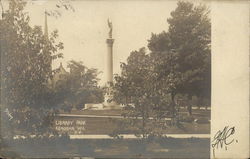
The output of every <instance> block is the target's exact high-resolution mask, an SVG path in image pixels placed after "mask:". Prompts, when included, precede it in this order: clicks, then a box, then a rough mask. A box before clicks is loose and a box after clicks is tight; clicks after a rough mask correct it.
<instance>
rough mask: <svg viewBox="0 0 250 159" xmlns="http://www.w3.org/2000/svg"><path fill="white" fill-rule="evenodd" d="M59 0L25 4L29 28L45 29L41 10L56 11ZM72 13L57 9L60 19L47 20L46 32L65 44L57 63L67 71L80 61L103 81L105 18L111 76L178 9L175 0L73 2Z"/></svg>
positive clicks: (55, 64)
mask: <svg viewBox="0 0 250 159" xmlns="http://www.w3.org/2000/svg"><path fill="white" fill-rule="evenodd" d="M57 2H58V1H38V2H36V3H32V4H31V3H28V4H27V7H26V10H27V11H28V12H29V15H30V18H31V25H41V26H44V10H45V9H47V10H53V9H56V6H55V5H56V3H57ZM72 6H73V7H74V9H75V12H73V11H66V10H63V9H59V11H60V12H61V13H62V15H61V17H59V18H55V17H48V28H49V32H51V31H53V30H54V29H57V30H58V31H59V40H60V41H61V42H63V43H64V47H65V48H64V50H63V54H64V58H63V59H59V60H56V61H54V62H53V68H56V67H58V66H59V64H60V62H62V63H63V66H64V67H65V68H66V66H67V62H68V61H70V60H76V61H83V63H84V64H85V65H86V66H87V67H90V68H97V69H98V70H99V71H102V72H103V73H102V74H101V75H100V76H99V77H100V78H101V82H100V84H101V85H102V84H103V83H104V79H105V54H106V52H107V45H106V42H105V40H106V38H107V37H108V30H109V29H108V25H107V19H108V18H110V19H111V21H112V23H113V38H114V39H115V42H114V46H113V49H114V56H113V59H114V73H119V72H120V67H119V65H120V62H125V61H126V59H127V57H128V56H129V54H130V52H131V51H133V50H138V49H139V48H141V47H144V46H145V47H146V46H147V40H148V39H149V38H150V36H151V33H152V32H153V33H160V32H162V31H163V30H167V29H168V24H167V18H169V17H170V12H171V11H173V10H174V9H175V8H176V7H177V2H176V1H73V3H72Z"/></svg>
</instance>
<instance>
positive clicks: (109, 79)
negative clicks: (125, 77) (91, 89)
mask: <svg viewBox="0 0 250 159" xmlns="http://www.w3.org/2000/svg"><path fill="white" fill-rule="evenodd" d="M108 27H109V33H108V38H107V39H106V43H107V54H106V81H105V87H106V88H107V89H106V92H105V95H104V103H103V104H104V109H116V108H119V106H118V105H117V104H116V103H115V102H113V101H112V88H111V85H112V84H113V44H114V39H113V38H112V31H113V25H112V22H111V21H110V20H109V19H108Z"/></svg>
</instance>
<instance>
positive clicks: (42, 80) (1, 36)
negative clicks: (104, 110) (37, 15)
mask: <svg viewBox="0 0 250 159" xmlns="http://www.w3.org/2000/svg"><path fill="white" fill-rule="evenodd" d="M25 4H26V3H25V1H20V0H10V1H9V9H8V10H7V11H5V12H4V16H3V17H2V19H1V20H0V47H1V48H0V51H1V111H2V117H6V118H4V119H3V120H2V122H7V123H2V124H3V126H4V125H10V126H11V127H12V128H19V129H18V130H23V131H26V132H30V133H33V134H34V133H35V134H36V133H43V132H45V131H46V130H48V127H49V126H50V124H49V123H48V121H47V119H49V118H48V116H51V115H52V114H53V111H51V110H52V109H51V104H50V90H49V88H48V87H47V82H48V79H49V78H50V77H51V74H52V70H51V62H52V60H53V59H56V58H58V57H61V55H62V54H61V53H58V51H59V50H61V49H63V44H62V43H56V40H55V39H56V38H57V36H58V33H57V31H54V32H52V33H51V35H50V36H49V37H45V36H44V35H43V32H42V29H41V27H39V26H35V27H31V26H30V25H29V20H30V19H29V16H28V14H27V13H25V12H24V7H25ZM7 119H8V120H7Z"/></svg>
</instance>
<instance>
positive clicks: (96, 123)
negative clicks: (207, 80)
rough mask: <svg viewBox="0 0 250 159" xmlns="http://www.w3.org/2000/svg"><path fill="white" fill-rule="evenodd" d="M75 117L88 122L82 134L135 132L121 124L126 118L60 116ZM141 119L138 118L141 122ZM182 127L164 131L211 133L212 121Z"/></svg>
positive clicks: (186, 123) (186, 124) (174, 132)
mask: <svg viewBox="0 0 250 159" xmlns="http://www.w3.org/2000/svg"><path fill="white" fill-rule="evenodd" d="M69 118H74V120H77V119H79V120H84V121H85V122H86V124H85V125H84V129H85V130H84V131H83V133H81V134H96V135H99V134H106V135H110V134H114V132H119V133H120V134H133V133H135V132H134V127H136V126H134V127H132V126H130V125H129V124H126V125H121V123H123V121H125V120H126V119H116V118H99V117H91V118H88V117H86V118H82V117H58V119H60V120H64V119H69ZM140 122H141V120H138V124H140ZM181 125H182V126H181V127H176V126H167V127H166V129H164V130H162V133H166V134H209V133H210V123H206V124H197V123H194V122H191V123H188V122H181Z"/></svg>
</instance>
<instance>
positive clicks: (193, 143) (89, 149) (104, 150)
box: [1, 138, 210, 158]
mask: <svg viewBox="0 0 250 159" xmlns="http://www.w3.org/2000/svg"><path fill="white" fill-rule="evenodd" d="M8 144H9V145H10V146H11V149H4V150H2V152H1V154H2V155H3V156H13V155H16V156H21V157H22V158H37V157H42V158H67V157H77V156H80V157H89V156H91V157H96V158H98V157H101V158H187V157H188V158H209V155H210V139H197V138H187V139H175V138H161V139H157V140H147V141H142V140H138V139H98V140H93V139H92V140H90V139H75V140H70V139H67V138H64V139H51V140H45V139H32V140H18V141H8Z"/></svg>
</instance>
